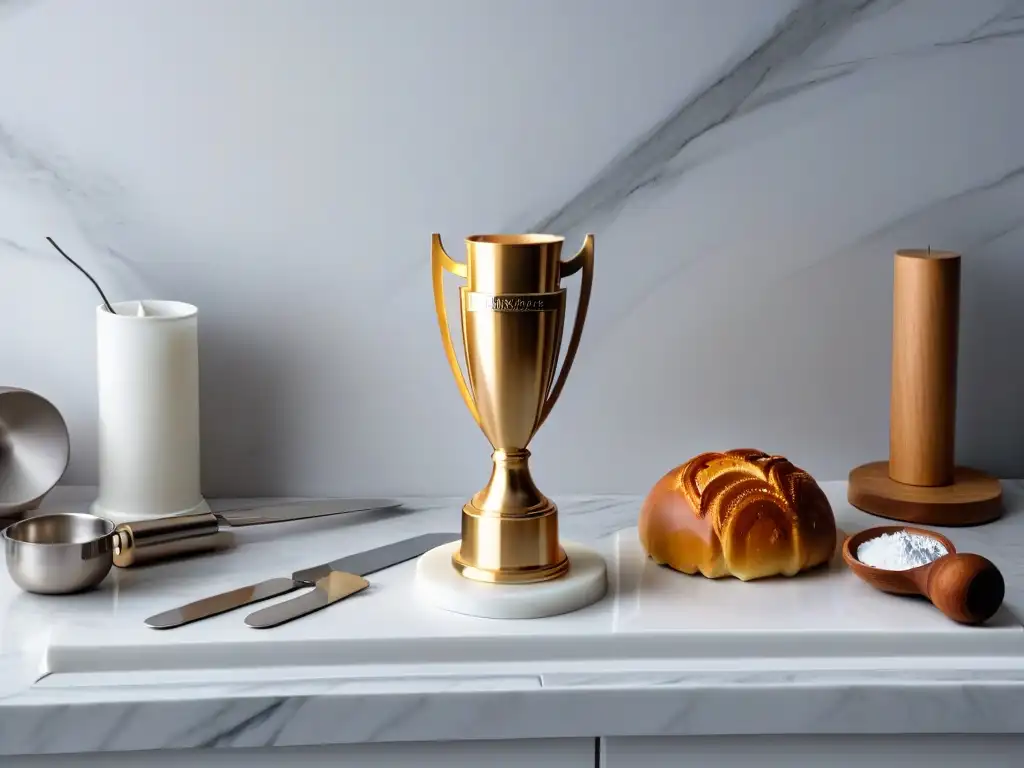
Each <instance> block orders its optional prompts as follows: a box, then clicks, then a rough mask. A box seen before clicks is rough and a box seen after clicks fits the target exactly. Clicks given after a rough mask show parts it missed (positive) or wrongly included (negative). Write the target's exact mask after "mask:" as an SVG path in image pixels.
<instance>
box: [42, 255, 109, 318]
mask: <svg viewBox="0 0 1024 768" xmlns="http://www.w3.org/2000/svg"><path fill="white" fill-rule="evenodd" d="M46 239H47V241H48V242H49V243H50V245H52V246H53V247H54V248H56V249H57V253H59V254H60V255H61V256H63V257H64V258H65V259H67V260H68V261H70V262H71V264H72V265H73V266H74V267H75V268H76V269H77V270H78V271H79V272H81V273H82V274H83V275H85V276H86V277H87V278H89V282H90V283H92V284H93V285H95V286H96V290H97V291H99V292H100V298H101V299H103V304H104V306H106V308H107V311H108V312H109V313H110V314H112V315H116V314H117V312H115V311H114V308H113V307H112V306H110V302H109V301H107V296H106V294H105V293H103V289H102V288H100V284H99V283H97V282H96V281H95V280H93V279H92V275H90V274H89V273H88V272H86V271H85V270H84V269H82V266H81V265H80V264H79V263H78V262H77V261H75V260H74V259H72V258H71V257H70V256H68V255H67V254H66V253H64V251H62V250H61V248H60V246H59V245H57V244H56V243H55V242H53V238H52V237H49V236H47V238H46Z"/></svg>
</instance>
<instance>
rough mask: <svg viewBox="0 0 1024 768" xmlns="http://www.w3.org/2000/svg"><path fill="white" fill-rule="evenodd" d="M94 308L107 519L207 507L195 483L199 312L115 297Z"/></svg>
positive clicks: (102, 512) (102, 504) (100, 510)
mask: <svg viewBox="0 0 1024 768" xmlns="http://www.w3.org/2000/svg"><path fill="white" fill-rule="evenodd" d="M113 307H114V310H115V312H116V314H112V313H110V312H108V311H107V309H106V307H104V306H100V307H98V308H97V310H96V356H97V359H96V367H97V373H98V384H99V474H100V483H99V497H98V498H97V499H96V501H95V502H94V503H93V505H92V512H93V514H96V515H99V516H100V517H105V518H107V519H108V520H113V521H114V522H126V521H131V520H146V519H150V518H154V517H162V516H164V515H178V514H187V513H190V512H209V506H208V505H207V503H206V501H205V500H204V499H203V495H202V491H201V490H200V485H199V340H198V322H197V320H198V318H197V315H198V310H197V309H196V308H195V307H194V306H192V305H191V304H184V303H182V302H178V301H149V300H147V301H122V302H119V303H116V304H114V305H113Z"/></svg>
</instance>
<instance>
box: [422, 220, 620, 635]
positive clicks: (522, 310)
mask: <svg viewBox="0 0 1024 768" xmlns="http://www.w3.org/2000/svg"><path fill="white" fill-rule="evenodd" d="M563 243H564V238H562V237H558V236H554V235H544V234H522V235H472V236H470V237H467V238H466V251H467V259H466V262H465V263H460V262H456V261H454V260H453V259H452V258H451V257H450V256H448V254H447V253H446V252H445V250H444V246H443V245H442V243H441V238H440V236H439V235H437V234H435V235H433V238H432V249H431V251H432V252H431V261H432V275H433V287H434V306H435V310H436V313H437V319H438V324H439V327H440V330H441V340H442V344H443V346H444V349H445V353H446V356H447V358H448V364H449V366H450V367H451V370H452V374H453V375H454V377H455V383H456V385H457V386H458V389H459V392H460V394H461V395H462V399H463V401H464V402H465V404H466V407H467V408H468V409H469V412H470V414H471V415H472V416H473V419H474V420H475V421H476V423H477V425H478V426H479V427H480V429H481V431H482V432H483V433H484V435H485V436H486V437H487V440H488V441H489V442H490V444H491V447H492V448H493V449H494V450H493V453H492V454H491V459H492V462H493V467H492V470H491V477H490V480H489V481H488V482H487V484H486V485H485V486H484V488H483V489H482V490H481V491H479V492H478V493H477V494H476V495H474V496H473V497H472V498H471V499H470V501H469V502H468V503H467V504H466V505H465V506H464V507H463V508H462V538H461V540H460V541H459V542H457V543H456V544H454V545H445V546H444V547H439V548H438V550H435V551H433V552H431V553H427V555H424V556H423V558H422V559H421V561H420V564H419V566H418V570H417V575H418V583H420V585H421V586H424V585H425V591H426V592H427V596H428V597H429V598H431V599H432V600H433V602H435V603H436V604H438V605H441V607H445V608H448V609H449V610H455V611H458V612H462V613H471V614H474V615H488V616H495V617H508V618H513V617H527V616H532V615H551V614H552V613H554V612H558V613H562V612H566V611H568V610H575V609H576V608H580V607H583V605H586V604H589V603H591V602H594V601H595V600H597V599H599V598H600V597H601V596H603V594H604V591H605V588H606V580H605V566H604V561H603V559H601V558H600V557H599V556H597V555H596V553H592V552H590V551H589V550H586V548H581V547H579V546H578V545H571V546H569V545H567V546H566V547H564V548H563V546H562V544H561V543H560V541H559V536H558V507H557V506H556V505H555V503H554V502H552V501H551V500H550V499H549V498H547V497H546V496H545V495H544V494H543V493H541V492H540V490H539V489H538V488H537V486H536V485H535V484H534V482H533V479H532V478H531V476H530V469H529V458H530V452H529V450H527V446H528V445H529V443H530V440H531V439H532V438H533V436H534V434H536V432H537V430H538V429H540V427H541V425H542V424H543V423H544V421H545V419H547V417H548V415H549V414H550V413H551V409H552V408H553V407H554V404H555V403H556V402H557V400H558V397H559V395H560V394H561V393H562V389H563V388H564V386H565V382H566V379H567V378H568V375H569V371H570V370H571V368H572V363H573V360H574V359H575V356H576V352H577V350H578V349H579V344H580V338H581V336H582V333H583V324H584V322H585V320H586V314H587V307H588V305H589V301H590V292H591V286H592V283H593V273H594V238H593V235H587V237H586V240H585V241H584V244H583V247H582V248H581V249H580V251H579V253H577V254H576V256H575V257H574V258H572V259H571V260H569V261H561V251H562V245H563ZM445 272H450V273H452V274H454V275H456V276H459V277H464V278H465V279H466V284H465V285H463V286H461V287H460V288H459V303H460V310H461V311H460V315H461V321H462V339H463V349H464V352H465V362H466V375H463V373H462V368H461V367H460V365H459V361H458V358H457V357H456V354H455V345H454V343H453V341H452V338H451V331H450V328H449V325H448V313H447V309H446V305H445V299H444V291H443V277H444V273H445ZM576 272H582V285H581V288H580V297H579V302H578V305H577V310H576V319H575V322H574V324H573V329H572V332H571V334H570V337H569V343H568V347H567V348H566V353H565V360H564V362H563V363H562V366H561V370H560V371H558V372H557V375H556V369H557V368H558V357H559V352H560V350H561V346H562V329H563V327H564V325H565V314H566V311H565V305H566V301H565V299H566V290H565V288H563V287H561V279H562V278H563V277H568V276H570V275H573V274H575V273H576ZM567 549H568V550H570V551H569V552H567V551H566V550H567ZM574 549H575V550H578V552H579V555H578V556H574V555H573V552H572V550H574ZM442 550H443V553H444V556H445V557H446V558H447V560H448V562H447V564H446V567H445V568H444V569H441V568H440V566H439V563H440V558H441V551H442ZM577 560H579V562H576V561H577ZM563 581H567V582H570V583H567V584H564V585H556V586H551V587H550V588H548V589H546V590H544V591H543V593H542V592H540V591H537V590H536V589H534V590H532V591H527V592H524V591H523V589H522V588H520V589H517V590H514V591H509V590H507V589H506V590H499V591H495V590H494V589H493V587H502V586H507V587H513V586H514V587H525V586H529V585H534V587H536V586H537V585H540V584H544V583H549V584H554V583H555V582H563ZM473 585H476V586H473ZM484 585H486V586H487V587H492V589H489V590H488V589H484V590H481V589H480V588H479V587H481V586H484ZM531 603H532V605H531ZM538 612H540V613H538Z"/></svg>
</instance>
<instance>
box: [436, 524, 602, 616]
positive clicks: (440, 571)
mask: <svg viewBox="0 0 1024 768" xmlns="http://www.w3.org/2000/svg"><path fill="white" fill-rule="evenodd" d="M460 544H461V542H458V541H455V542H452V543H450V544H442V545H441V546H440V547H435V548H434V549H432V550H430V551H429V552H427V553H426V554H425V555H423V556H422V557H420V559H419V560H418V561H417V563H416V592H417V593H418V594H419V596H420V597H421V598H422V599H423V600H425V601H426V602H429V603H431V604H432V605H434V606H435V607H437V608H443V609H444V610H446V611H451V612H452V613H461V614H465V615H467V616H479V617H481V618H486V619H540V618H543V617H545V616H557V615H559V614H562V613H571V612H573V611H578V610H579V609H580V608H586V607H587V606H588V605H591V604H593V603H596V602H597V601H598V600H600V599H601V598H602V597H604V594H605V591H606V590H607V589H608V578H607V567H606V565H605V562H604V558H603V557H601V555H600V554H598V553H597V552H595V551H594V550H592V549H590V548H588V547H584V546H582V545H580V544H575V543H573V542H567V541H563V542H562V548H563V549H564V550H565V553H566V554H567V555H568V556H569V572H568V573H567V574H566V575H565V576H563V577H561V578H560V579H554V580H552V581H542V582H540V583H537V584H485V583H483V582H480V581H473V580H472V579H467V578H465V577H464V576H460V575H459V573H458V571H456V570H455V568H454V567H453V566H452V554H453V553H454V552H455V551H456V550H458V548H459V545H460Z"/></svg>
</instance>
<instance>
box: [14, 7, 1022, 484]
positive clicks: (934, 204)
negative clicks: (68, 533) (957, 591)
mask: <svg viewBox="0 0 1024 768" xmlns="http://www.w3.org/2000/svg"><path fill="white" fill-rule="evenodd" d="M432 231H439V232H441V233H442V235H443V236H444V238H445V242H446V244H447V246H448V249H449V251H450V252H451V253H452V254H453V255H461V252H462V250H463V249H462V245H461V238H462V237H463V236H464V235H467V234H471V233H475V232H495V231H549V232H555V233H558V234H564V235H566V236H567V238H568V241H569V242H568V244H567V248H569V249H572V250H573V251H574V250H575V249H576V248H578V247H579V244H580V242H581V241H582V237H583V235H584V233H586V232H594V233H595V234H596V243H597V268H596V277H595V288H594V296H593V301H592V304H591V312H590V320H589V322H588V325H587V328H586V331H585V333H584V337H583V345H582V347H581V350H580V354H579V356H578V358H577V361H576V364H575V367H574V370H573V372H572V375H571V377H570V379H569V383H568V386H567V387H566V390H565V392H564V393H563V396H562V399H561V401H560V402H559V404H558V407H557V408H556V409H555V410H554V412H553V415H552V417H551V419H550V420H549V421H548V422H547V424H545V426H544V429H543V430H542V431H541V433H540V434H539V436H538V437H537V439H536V440H535V442H534V444H533V445H532V446H531V447H532V448H533V451H534V455H535V462H534V463H535V474H536V477H537V480H538V482H539V484H540V485H541V487H542V488H543V489H544V490H546V491H548V492H550V493H553V494H558V493H566V492H592V493H599V492H612V493H614V492H643V491H644V490H646V489H647V487H649V486H650V485H651V484H652V483H653V482H654V481H655V480H656V479H657V478H658V477H659V476H660V475H661V474H662V473H663V472H664V471H665V470H667V469H668V468H669V467H671V466H673V465H674V464H676V463H678V462H681V461H682V460H684V459H686V458H688V457H689V456H690V455H691V454H693V453H695V452H698V451H701V450H711V449H724V448H730V447H738V446H753V447H761V448H764V449H767V450H772V451H777V452H781V453H785V454H786V455H788V456H789V457H790V458H792V459H793V460H794V461H796V462H798V463H800V464H802V465H804V466H806V467H807V468H808V469H810V470H811V471H812V472H814V473H816V474H817V475H818V476H819V477H820V478H821V479H836V478H843V477H845V475H846V472H847V471H848V470H849V468H850V467H851V466H854V465H856V464H859V463H861V462H863V461H867V460H871V459H875V458H884V456H885V454H886V450H887V434H888V432H887V430H888V391H889V353H890V339H889V333H890V323H891V298H892V286H891V280H892V252H893V250H894V249H896V248H901V247H923V246H925V245H929V244H930V245H932V246H933V247H939V248H949V249H955V250H959V251H961V252H962V253H963V254H964V265H963V269H964V272H963V300H962V304H963V307H962V319H961V368H960V398H959V404H960V410H959V434H958V438H959V440H958V451H959V459H960V461H961V462H966V463H973V464H976V465H979V466H982V467H984V468H986V469H988V470H990V471H993V472H996V473H999V474H1001V475H1003V476H1017V477H1019V476H1022V475H1024V409H1022V408H1021V406H1020V400H1021V393H1022V391H1024V355H1022V348H1021V343H1020V338H1021V331H1022V330H1024V301H1022V300H1021V296H1022V295H1024V294H1022V290H1024V2H1005V1H1004V0H970V2H966V1H965V0H916V1H915V0H903V1H902V2H900V1H898V0H855V1H854V0H822V1H819V2H814V1H812V0H632V1H631V2H620V1H618V0H558V1H557V2H554V1H549V2H545V1H544V0H506V2H496V1H485V0H432V2H429V3H426V2H415V1H414V0H376V1H375V2H368V1H367V0H364V1H363V2H354V1H353V2H348V1H345V0H146V2H137V1H136V0H91V1H90V2H79V3H71V2H65V1H62V0H29V1H27V2H26V1H22V2H11V1H10V0H9V1H8V2H4V3H0V307H2V313H3V315H2V322H0V383H2V384H13V385H19V386H24V387H28V388H31V389H35V390H36V391H38V392H40V393H43V394H45V395H46V396H48V397H50V398H51V399H52V400H53V401H54V402H55V403H56V404H57V405H58V407H60V408H61V410H62V411H63V412H64V414H65V415H66V417H67V419H68V422H69V425H70V428H71V431H72V453H73V459H72V466H71V468H70V470H69V473H68V475H67V477H66V482H74V483H90V482H94V481H95V475H96V458H95V441H96V385H95V376H96V371H95V356H94V345H95V323H94V307H95V306H96V304H97V303H98V302H97V298H96V296H95V294H94V292H93V290H92V288H91V286H89V285H88V283H87V282H86V281H84V279H83V278H82V277H81V276H80V275H79V274H78V273H76V272H75V271H74V270H73V269H71V268H70V267H69V266H68V265H67V264H66V263H64V262H62V261H61V260H60V259H59V257H58V256H57V255H56V254H55V253H53V252H52V251H51V250H50V249H49V247H48V246H47V244H46V242H45V240H44V238H45V237H46V236H47V235H50V236H52V237H54V238H55V239H56V240H57V241H58V242H59V243H60V244H61V245H62V246H63V247H64V248H65V249H66V250H68V251H69V252H70V253H71V254H72V255H74V256H76V257H77V258H78V259H79V260H80V261H81V262H83V263H84V264H86V265H88V266H90V267H91V268H92V270H93V271H94V274H95V275H96V277H97V278H98V279H99V280H100V282H101V283H102V284H103V285H104V286H105V288H106V290H107V293H108V294H109V295H110V298H111V300H124V299H135V298H163V299H177V300H183V301H189V302H192V303H195V304H197V305H198V306H199V307H200V345H201V376H202V398H201V407H202V413H203V476H204V488H205V490H206V492H207V493H208V494H230V495H245V494H252V495H259V494H309V495H314V494H346V493H350V494H363V493H404V494H418V493H452V494H457V495H466V494H469V493H471V492H473V491H475V490H476V489H477V487H478V486H479V485H481V484H482V483H483V482H484V480H485V479H486V473H487V468H488V465H489V461H488V458H487V456H488V448H487V445H486V442H485V440H484V439H483V437H482V436H481V435H480V434H479V432H478V430H477V428H476V426H475V425H474V424H473V422H472V420H471V418H470V416H469V414H468V413H467V412H466V410H465V408H464V406H463V405H462V403H461V401H460V399H459V396H458V393H457V391H456V388H455V385H454V383H453V381H452V379H451V374H450V372H449V371H448V368H447V365H446V363H445V360H444V354H443V351H442V348H441V344H440V341H439V339H438V333H437V328H436V324H435V320H434V315H433V308H432V299H431V293H430V279H429V268H428V265H429V240H430V233H431V232H432ZM577 288H578V282H577V280H576V279H575V278H574V279H571V280H570V285H569V289H570V292H571V293H572V294H573V295H574V294H575V291H576V290H577ZM449 290H450V291H451V292H452V293H451V299H452V301H453V302H454V291H455V283H454V281H453V282H452V283H451V284H450V285H449Z"/></svg>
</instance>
